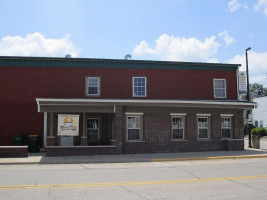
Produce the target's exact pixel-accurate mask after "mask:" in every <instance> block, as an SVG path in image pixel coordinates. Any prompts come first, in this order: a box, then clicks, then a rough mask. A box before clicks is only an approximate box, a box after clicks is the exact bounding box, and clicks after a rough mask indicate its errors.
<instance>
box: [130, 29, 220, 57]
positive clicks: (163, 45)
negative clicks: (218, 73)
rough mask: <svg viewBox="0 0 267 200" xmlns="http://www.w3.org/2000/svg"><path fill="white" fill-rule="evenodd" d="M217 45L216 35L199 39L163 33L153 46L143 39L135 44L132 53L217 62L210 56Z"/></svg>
mask: <svg viewBox="0 0 267 200" xmlns="http://www.w3.org/2000/svg"><path fill="white" fill-rule="evenodd" d="M219 46H220V44H219V43H218V42H217V41H216V36H211V37H209V38H206V39H205V40H204V41H200V40H199V39H197V38H180V37H174V36H169V35H167V34H163V35H161V36H160V37H159V38H158V39H157V40H156V46H155V48H152V47H150V46H149V45H148V44H147V42H146V41H144V40H143V41H141V42H140V43H139V44H138V45H136V47H135V48H134V50H133V54H134V55H135V56H139V57H144V56H147V55H150V56H158V57H160V58H161V59H163V60H172V61H198V62H217V59H215V58H212V57H211V56H212V55H214V54H216V53H217V50H218V47H219Z"/></svg>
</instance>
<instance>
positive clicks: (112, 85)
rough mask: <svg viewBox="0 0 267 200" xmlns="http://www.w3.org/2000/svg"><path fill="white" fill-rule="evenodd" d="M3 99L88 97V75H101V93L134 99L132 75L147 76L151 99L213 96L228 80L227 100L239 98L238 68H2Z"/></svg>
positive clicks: (108, 96) (29, 99) (106, 95)
mask: <svg viewBox="0 0 267 200" xmlns="http://www.w3.org/2000/svg"><path fill="white" fill-rule="evenodd" d="M0 72H1V73H0V89H1V92H2V94H4V95H2V97H1V101H9V102H12V101H25V102H32V101H35V99H36V97H38V98H92V97H86V96H85V89H86V87H85V77H86V76H100V77H101V96H100V97H97V98H104V99H106V98H110V99H131V98H133V97H132V77H133V76H146V77H147V98H148V99H214V97H213V79H214V78H225V79H226V80H227V99H229V100H236V99H237V90H236V89H237V85H236V84H237V83H236V72H235V71H196V70H191V71H190V70H188V71H186V70H161V69H153V70H152V69H103V68H101V69H100V68H40V67H35V68H32V67H27V68H22V67H17V68H14V67H12V68H7V67H1V68H0Z"/></svg>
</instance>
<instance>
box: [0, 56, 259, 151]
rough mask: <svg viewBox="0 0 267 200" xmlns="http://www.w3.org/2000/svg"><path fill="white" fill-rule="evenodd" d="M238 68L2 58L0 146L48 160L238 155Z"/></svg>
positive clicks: (246, 105) (240, 129)
mask: <svg viewBox="0 0 267 200" xmlns="http://www.w3.org/2000/svg"><path fill="white" fill-rule="evenodd" d="M238 67H239V65H233V64H211V63H188V62H164V61H139V60H115V59H112V60H111V59H81V58H40V57H34V58H32V57H0V76H1V77H0V82H1V84H0V87H1V90H2V94H3V96H2V97H1V100H0V101H1V102H0V103H1V107H0V113H1V116H2V120H1V122H0V123H1V127H2V131H1V136H0V137H1V140H0V145H11V143H12V137H13V136H14V135H24V136H25V137H27V135H33V134H35V135H39V136H40V139H41V143H42V144H43V145H44V146H45V147H46V152H47V156H59V155H95V154H124V153H161V152H162V153H163V152H186V151H215V150H216V151H217V150H242V149H243V148H244V145H243V115H242V113H243V110H245V109H252V108H253V107H254V104H253V103H251V102H244V101H239V100H238V89H237V88H238V81H237V74H238Z"/></svg>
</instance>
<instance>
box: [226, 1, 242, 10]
mask: <svg viewBox="0 0 267 200" xmlns="http://www.w3.org/2000/svg"><path fill="white" fill-rule="evenodd" d="M241 7H242V5H241V4H240V3H239V2H238V0H232V1H230V2H229V3H228V10H229V11H230V12H234V11H236V10H238V9H239V8H241Z"/></svg>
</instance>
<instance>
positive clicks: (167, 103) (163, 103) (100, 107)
mask: <svg viewBox="0 0 267 200" xmlns="http://www.w3.org/2000/svg"><path fill="white" fill-rule="evenodd" d="M36 101H37V105H38V112H97V113H99V112H102V113H114V111H115V109H114V106H115V105H126V106H155V107H198V108H199V107H200V108H231V109H241V110H251V109H253V108H255V107H256V106H257V104H256V103H253V102H246V101H220V100H150V99H142V100H141V99H136V100H132V99H53V98H37V99H36Z"/></svg>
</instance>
